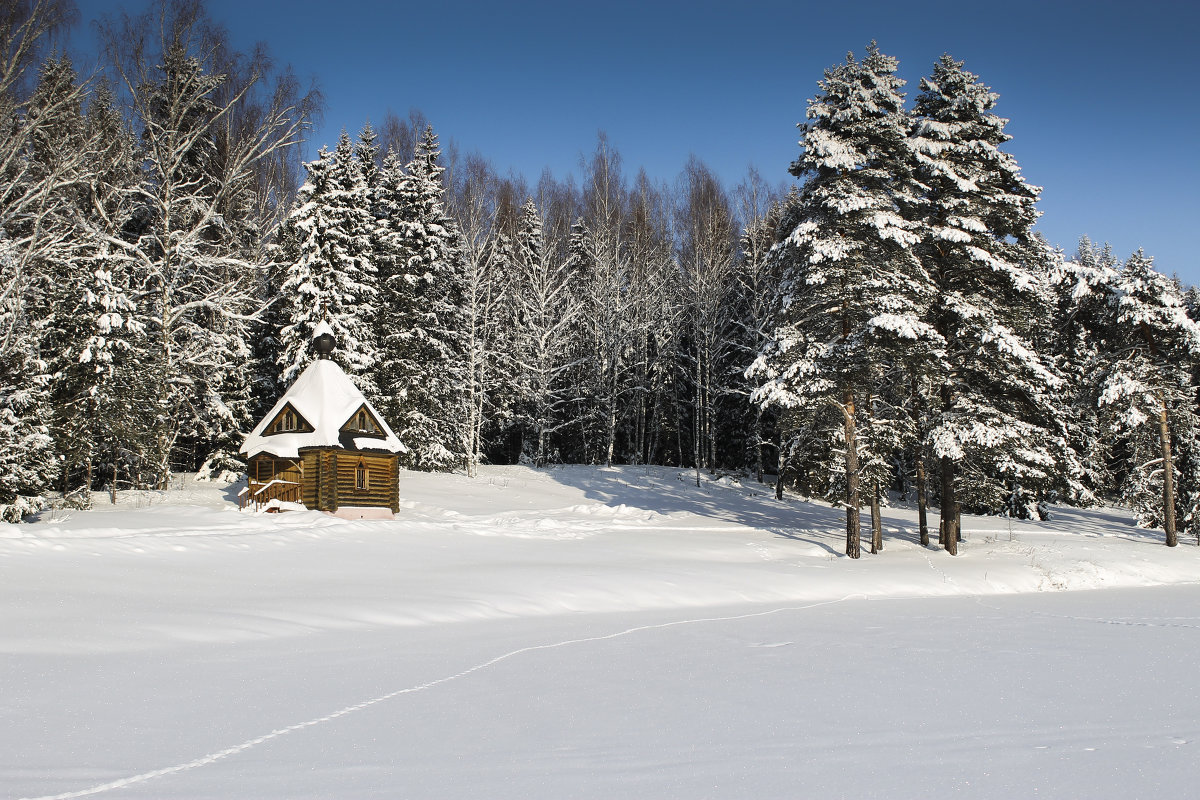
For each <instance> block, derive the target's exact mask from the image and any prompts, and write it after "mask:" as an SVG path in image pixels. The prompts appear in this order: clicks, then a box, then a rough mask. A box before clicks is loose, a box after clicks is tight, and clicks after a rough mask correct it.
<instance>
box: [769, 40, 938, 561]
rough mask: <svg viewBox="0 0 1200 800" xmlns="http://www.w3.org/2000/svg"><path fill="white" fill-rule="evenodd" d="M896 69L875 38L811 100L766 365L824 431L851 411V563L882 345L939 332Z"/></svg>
mask: <svg viewBox="0 0 1200 800" xmlns="http://www.w3.org/2000/svg"><path fill="white" fill-rule="evenodd" d="M895 71H896V60H895V59H894V58H891V57H889V56H885V55H883V54H882V53H880V52H879V51H878V49H877V48H876V46H875V43H874V42H872V43H871V44H870V45H869V46H868V48H867V55H866V58H864V59H863V61H861V62H859V61H856V60H855V58H854V56H853V55H852V54H850V55H847V58H846V62H845V63H844V64H842V65H840V66H837V67H834V68H831V69H828V70H826V72H825V78H824V80H823V81H821V82H820V84H819V86H820V88H821V94H820V95H818V96H817V97H816V98H815V99H813V100H811V101H809V106H808V118H809V119H810V120H812V121H811V122H809V123H806V124H803V125H801V130H802V131H803V140H802V144H803V147H804V152H803V153H802V155H801V156H800V158H798V159H797V160H796V161H795V162H794V163H793V164H792V168H791V172H792V174H793V175H795V176H797V177H807V178H808V181H807V182H806V183H805V185H804V188H803V190H802V193H801V197H800V202H799V205H798V208H797V214H796V218H795V220H794V222H795V225H794V227H793V229H792V230H791V232H790V234H789V235H788V236H787V238H786V240H785V241H784V242H783V243H782V244H781V245H780V246H779V247H778V248H777V251H776V252H777V257H778V258H781V259H783V262H782V265H781V269H782V272H783V279H782V281H781V292H780V294H779V304H778V307H777V309H776V321H775V327H774V330H773V332H772V335H771V339H770V341H769V342H767V344H766V346H765V347H764V349H763V352H762V353H761V355H760V356H759V358H758V360H757V361H756V364H755V368H754V371H755V373H757V374H759V375H761V376H762V377H763V378H764V379H765V380H764V385H763V386H762V388H761V389H759V391H758V392H757V393H756V399H758V400H759V402H763V403H766V404H769V405H772V406H776V407H779V408H781V409H786V410H788V411H789V412H790V416H794V417H796V418H798V419H799V420H800V421H801V424H802V425H805V426H806V427H808V428H809V429H810V430H811V431H813V432H814V433H815V432H817V431H821V430H824V429H825V428H824V425H825V424H827V423H825V422H823V420H826V419H827V416H826V414H827V413H828V412H829V411H830V409H835V410H836V411H835V413H837V414H839V415H840V421H839V422H840V425H839V426H838V436H839V439H840V442H839V443H838V447H839V449H840V450H841V462H842V468H843V470H844V476H845V491H844V493H843V494H842V499H843V502H844V503H845V505H846V553H847V555H849V556H850V557H851V558H858V557H859V554H860V533H859V508H860V506H861V503H862V492H861V477H862V476H861V468H862V465H861V461H860V458H861V455H862V447H863V444H864V442H862V441H860V436H859V428H860V427H861V425H862V424H863V420H864V416H865V408H864V405H866V404H867V396H868V394H869V393H870V391H871V387H872V384H873V379H874V374H875V371H876V369H877V364H876V360H877V357H878V353H877V349H878V348H879V347H880V346H881V345H883V344H885V343H888V342H890V341H893V340H898V339H907V340H914V339H919V338H922V337H929V336H930V335H931V333H930V331H929V330H928V326H927V325H925V324H924V323H922V322H921V321H920V319H919V311H920V309H918V308H916V307H915V306H914V304H913V302H912V297H913V296H914V295H917V294H919V291H920V290H919V287H920V284H921V283H922V282H923V281H924V280H925V278H924V276H923V274H922V272H921V269H920V264H919V263H918V262H917V260H916V259H915V258H914V256H913V254H912V251H911V248H912V246H913V245H915V244H916V242H917V241H918V237H917V236H916V235H915V234H914V232H913V228H914V226H913V225H912V224H911V223H910V222H908V221H907V220H905V219H904V218H903V217H902V216H901V215H900V213H899V209H898V207H897V199H896V195H897V193H898V192H903V191H905V188H906V175H907V170H908V164H909V162H910V160H911V157H910V155H909V150H908V141H907V117H906V115H905V113H904V100H903V96H902V95H901V94H900V88H901V86H902V85H903V82H902V81H901V80H900V79H899V78H897V77H896V76H895ZM914 287H915V288H914ZM810 438H811V437H810Z"/></svg>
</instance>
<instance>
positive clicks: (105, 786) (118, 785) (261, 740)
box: [21, 593, 1196, 800]
mask: <svg viewBox="0 0 1200 800" xmlns="http://www.w3.org/2000/svg"><path fill="white" fill-rule="evenodd" d="M855 598H859V599H868V598H867V596H866V595H863V594H857V593H856V594H848V595H846V596H845V597H840V598H838V599H836V600H824V601H822V602H819V603H810V604H808V605H804V606H782V607H779V608H772V609H768V610H766V611H754V612H750V613H747V614H733V615H730V616H724V617H698V618H693V619H680V620H672V621H671V622H660V623H657V624H654V625H638V626H636V627H633V628H626V629H625V630H623V631H617V632H616V633H609V634H605V635H603V636H585V637H582V638H579V639H566V640H564V641H561V642H553V643H550V644H536V645H530V646H529V647H521V648H518V649H516V650H511V651H509V652H507V653H504V654H502V655H498V656H496V657H494V658H491V659H489V660H487V661H483V662H481V663H479V664H476V665H475V666H473V667H468V668H467V669H464V670H462V671H461V672H456V673H455V674H453V675H447V676H444V677H441V678H436V679H434V680H432V681H428V682H426V683H422V684H419V685H417V686H409V687H407V688H404V689H397V690H396V691H394V692H388V693H387V694H382V695H379V696H378V697H374V698H372V699H370V700H364V701H363V702H361V703H357V704H355V705H352V706H346V707H345V708H342V709H339V710H338V711H334V712H333V713H332V714H326V715H325V716H323V717H317V718H315V719H310V720H307V721H305V722H298V723H296V724H295V725H289V726H287V727H286V728H276V729H275V730H273V731H271V732H270V733H267V734H264V735H262V736H258V737H256V738H254V739H247V740H246V741H244V742H242V743H241V744H236V745H233V746H232V747H227V748H225V749H224V750H218V751H216V752H213V753H209V754H208V755H205V756H201V757H200V758H196V759H193V760H191V761H186V762H184V763H182V764H176V765H175V766H172V767H163V768H161V769H156V770H152V771H150V772H142V773H140V774H137V775H131V776H129V777H127V778H120V779H118V780H115V781H109V782H107V783H102V784H99V785H97V786H92V787H90V788H87V789H79V790H76V791H72V792H63V793H62V794H53V795H39V796H38V797H26V798H21V800H71V799H72V798H76V797H89V796H91V795H96V794H101V793H103V792H109V791H112V790H114V789H123V788H125V787H127V786H133V785H135V784H139V783H145V782H146V781H150V780H154V779H155V778H161V777H164V776H166V775H175V774H178V773H181V772H187V771H189V770H193V769H196V768H198V767H204V766H207V765H209V764H213V763H215V762H217V761H220V760H222V759H225V758H228V757H229V756H233V755H237V754H238V753H242V752H245V751H246V750H250V749H251V748H254V747H257V746H258V745H260V744H265V743H266V742H269V741H271V740H272V739H278V738H280V737H282V736H286V735H288V734H289V733H295V732H296V731H300V730H304V729H305V728H312V727H315V726H317V725H321V724H323V723H326V722H332V721H333V720H335V719H339V718H341V717H344V716H347V715H349V714H353V713H354V712H356V711H362V710H363V709H365V708H370V707H371V706H375V705H378V704H379V703H383V702H386V701H388V700H392V699H394V698H396V697H400V696H401V695H405V694H414V693H416V692H422V691H425V690H426V689H432V688H433V687H435V686H440V685H441V684H444V683H450V682H451V681H455V680H458V679H459V678H465V677H467V676H468V675H471V674H473V673H476V672H479V671H481V670H485V669H487V668H488V667H491V666H495V665H496V664H499V663H500V662H502V661H507V660H508V659H510V658H515V657H516V656H519V655H523V654H525V653H533V652H536V651H539V650H554V649H557V648H560V647H569V646H571V645H576V644H587V643H589V642H603V641H608V640H611V639H619V638H621V637H623V636H629V635H631V634H634V633H640V632H642V631H650V630H661V629H664V628H674V627H678V626H681V625H697V624H703V623H706V622H731V621H736V620H741V619H752V618H755V617H766V616H770V615H773V614H780V613H784V612H788V611H807V610H810V609H813V608H819V607H821V606H830V605H836V604H838V603H844V602H846V601H847V600H853V599H855ZM876 599H878V598H876ZM1177 627H1196V626H1191V625H1182V626H1177ZM784 644H791V643H790V642H787V643H779V644H767V645H759V646H764V647H780V646H783V645H784Z"/></svg>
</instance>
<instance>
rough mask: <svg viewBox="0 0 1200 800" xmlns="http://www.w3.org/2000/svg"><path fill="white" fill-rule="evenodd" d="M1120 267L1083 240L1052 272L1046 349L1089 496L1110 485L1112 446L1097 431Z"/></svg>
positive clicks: (1105, 250) (1105, 251)
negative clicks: (1058, 377)
mask: <svg viewBox="0 0 1200 800" xmlns="http://www.w3.org/2000/svg"><path fill="white" fill-rule="evenodd" d="M1119 266H1120V265H1119V264H1118V263H1117V262H1116V259H1115V258H1113V256H1112V250H1111V248H1110V247H1109V246H1108V245H1105V246H1104V247H1099V246H1097V245H1095V244H1093V243H1092V241H1091V240H1090V239H1089V238H1088V237H1087V236H1083V237H1081V238H1080V240H1079V247H1078V250H1077V251H1076V254H1075V257H1074V258H1071V259H1067V258H1064V257H1062V255H1061V254H1059V256H1058V258H1057V259H1056V261H1055V263H1054V265H1053V267H1052V269H1051V271H1050V284H1051V288H1052V290H1053V292H1054V298H1055V303H1056V307H1055V315H1054V325H1053V328H1052V335H1051V337H1050V340H1049V349H1050V351H1051V353H1052V354H1053V355H1054V357H1055V358H1056V359H1057V361H1058V365H1059V370H1060V371H1061V373H1062V375H1063V377H1064V378H1065V379H1066V381H1067V383H1066V386H1065V387H1064V397H1065V399H1066V402H1063V403H1060V407H1061V408H1062V411H1063V415H1064V417H1063V418H1064V422H1065V424H1066V426H1067V430H1068V433H1069V437H1070V438H1069V441H1070V445H1071V448H1072V450H1073V451H1074V452H1075V454H1076V457H1077V458H1078V459H1079V463H1080V465H1081V467H1082V469H1083V473H1082V475H1081V477H1080V480H1081V481H1082V483H1083V484H1084V486H1086V487H1087V489H1088V491H1089V492H1090V493H1092V494H1094V495H1095V494H1105V493H1107V492H1109V491H1110V490H1111V489H1112V488H1113V487H1112V475H1111V464H1110V455H1111V452H1112V448H1111V442H1110V441H1109V440H1108V438H1107V437H1105V436H1103V435H1102V433H1101V430H1100V421H1099V409H1098V407H1097V387H1098V386H1099V384H1100V380H1101V379H1100V377H1099V374H1098V373H1099V371H1101V370H1102V369H1103V365H1104V360H1103V358H1102V357H1101V355H1102V348H1103V344H1104V337H1105V333H1106V327H1107V322H1106V320H1107V317H1108V314H1109V310H1110V309H1109V299H1110V298H1109V295H1110V292H1111V290H1112V286H1113V282H1114V280H1115V278H1116V271H1117V269H1118V268H1119Z"/></svg>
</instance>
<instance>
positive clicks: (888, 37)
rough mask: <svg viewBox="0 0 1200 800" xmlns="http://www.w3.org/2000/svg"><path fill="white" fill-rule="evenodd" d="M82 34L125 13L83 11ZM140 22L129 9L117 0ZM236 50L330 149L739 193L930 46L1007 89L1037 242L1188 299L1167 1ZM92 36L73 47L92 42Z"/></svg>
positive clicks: (743, 10)
mask: <svg viewBox="0 0 1200 800" xmlns="http://www.w3.org/2000/svg"><path fill="white" fill-rule="evenodd" d="M79 5H80V9H81V12H82V16H83V19H84V21H85V24H86V21H87V20H89V19H91V18H93V17H95V16H97V15H98V14H100V13H103V12H105V11H109V10H111V9H113V8H116V7H119V6H120V5H122V2H120V0H107V2H105V0H80V2H79ZM124 5H125V6H126V7H130V8H135V9H140V8H142V7H144V6H143V3H142V2H141V0H134V2H126V3H124ZM208 8H209V9H210V13H211V14H212V16H213V17H215V18H216V19H218V20H219V21H221V22H223V23H224V24H225V25H226V27H227V28H228V29H229V30H230V33H231V35H232V39H233V41H234V43H235V45H238V46H241V47H246V46H248V45H250V44H251V43H253V42H255V41H266V42H267V43H268V44H269V45H270V48H271V51H272V53H273V54H274V55H275V56H276V58H277V60H278V61H279V62H281V63H290V64H291V65H292V66H293V67H294V69H295V70H296V72H297V73H298V74H299V75H300V76H301V77H305V78H307V77H310V76H311V77H315V78H316V79H317V80H318V81H319V83H320V86H321V88H322V90H323V92H324V94H325V98H326V102H327V111H326V114H325V119H324V121H323V123H322V125H321V126H320V127H319V128H318V129H317V131H316V132H315V135H314V140H315V143H316V144H317V145H319V144H320V143H323V142H328V143H330V144H332V143H333V142H334V140H335V139H336V137H337V134H338V131H339V130H340V129H341V128H343V127H345V128H347V129H349V130H350V131H351V132H352V133H355V132H357V131H358V129H359V128H360V127H361V126H362V124H363V122H365V121H366V120H367V119H368V118H370V119H371V120H372V121H374V122H379V121H380V120H381V119H382V118H383V116H384V114H385V113H386V112H387V111H388V110H389V109H391V110H393V111H395V112H396V113H397V114H399V115H400V116H405V115H406V114H407V112H408V110H409V109H410V108H419V109H421V110H422V111H424V112H425V114H426V115H427V116H428V117H429V118H430V120H431V121H432V122H433V123H434V126H435V128H436V129H437V131H438V133H439V134H440V135H441V137H442V139H443V141H446V140H450V139H453V140H455V141H456V142H457V144H458V145H459V147H460V149H461V150H463V151H464V152H469V151H476V150H477V151H479V152H481V153H483V154H484V155H485V156H487V157H488V158H490V159H491V160H492V161H493V162H494V164H495V165H496V167H497V169H498V170H499V171H500V172H502V173H503V172H507V171H508V170H510V169H511V170H513V171H515V172H518V173H523V174H524V175H525V176H526V177H527V178H529V179H530V180H531V181H536V179H537V177H538V175H539V174H540V173H541V171H542V168H543V167H549V168H550V169H551V170H552V171H553V172H555V173H556V174H558V175H559V176H562V175H565V174H566V173H567V172H570V171H577V170H578V166H579V160H580V156H581V154H583V153H587V152H590V151H591V150H592V149H593V148H594V146H595V142H596V133H597V131H599V130H604V131H607V133H608V135H609V138H610V140H611V141H612V143H613V144H614V145H615V146H616V147H617V149H618V150H619V151H620V152H621V155H622V157H623V159H624V162H625V165H626V170H627V172H628V173H629V174H630V175H632V174H633V173H634V172H635V171H636V169H637V167H638V166H644V167H645V168H646V170H647V172H649V174H650V175H651V176H652V177H654V178H660V179H668V180H669V179H673V178H674V176H675V175H677V174H678V172H679V171H680V170H681V168H682V167H683V165H684V163H685V162H686V160H687V158H688V156H689V154H692V153H695V154H696V155H697V156H699V157H700V158H701V159H703V160H704V161H705V162H707V163H708V164H709V166H710V167H712V168H713V169H714V170H715V171H716V172H717V173H718V174H720V175H721V176H722V177H723V178H724V179H725V180H726V182H727V183H729V184H730V185H732V184H734V183H736V182H737V181H739V180H740V179H741V178H742V177H743V176H744V175H745V173H746V169H747V167H748V166H749V165H751V164H753V165H755V166H756V167H757V168H758V169H759V171H760V172H761V173H762V174H763V176H764V177H765V178H767V179H768V180H769V181H772V182H775V181H779V180H789V181H790V180H791V178H790V176H788V175H787V167H788V164H789V163H790V162H791V160H792V159H793V158H795V156H796V155H797V153H798V152H799V148H798V146H797V131H796V129H795V124H796V123H797V122H799V121H801V120H802V119H803V117H804V110H805V102H806V100H807V99H808V98H809V97H811V96H812V95H813V94H814V93H815V91H816V82H817V80H819V79H820V77H821V75H822V71H823V70H824V68H825V67H827V66H830V65H832V64H835V63H838V62H840V61H841V60H842V59H843V58H844V57H845V54H846V51H847V50H853V51H855V53H857V54H861V53H862V51H863V49H864V47H865V45H866V43H867V42H868V41H870V40H871V39H877V40H878V42H879V46H880V49H881V50H882V51H883V52H885V53H887V54H889V55H893V56H896V57H898V58H899V59H900V74H901V76H902V77H904V78H905V79H906V80H908V82H909V86H908V92H909V96H910V98H911V97H912V96H913V95H915V94H916V92H917V81H918V80H919V79H920V77H921V76H922V75H924V74H927V73H928V72H929V70H930V68H931V66H932V64H933V62H934V61H935V60H936V59H937V58H938V56H940V55H941V54H942V53H943V52H949V53H950V54H952V55H953V56H954V57H955V58H958V59H960V60H965V61H966V67H967V69H969V70H971V71H973V72H975V73H976V74H978V75H980V76H981V77H982V78H983V80H984V81H985V82H986V83H988V84H989V85H990V86H991V87H992V89H993V90H994V91H996V92H998V93H999V94H1000V103H999V106H998V108H997V111H998V112H999V113H1000V114H1002V115H1003V116H1006V117H1008V118H1010V119H1011V120H1012V122H1011V124H1010V125H1009V128H1008V130H1009V133H1011V134H1012V135H1013V137H1014V139H1013V141H1012V142H1010V143H1009V145H1008V150H1009V151H1010V152H1012V153H1013V154H1014V155H1015V156H1016V157H1017V159H1018V160H1019V162H1020V164H1021V166H1022V168H1023V170H1024V174H1025V177H1026V179H1027V180H1029V181H1030V182H1031V183H1034V184H1037V185H1040V186H1042V187H1044V189H1045V191H1044V194H1043V196H1042V201H1041V204H1040V207H1041V210H1042V211H1043V212H1044V216H1043V218H1042V221H1041V223H1040V224H1039V228H1040V230H1042V231H1043V233H1045V235H1046V236H1047V237H1048V238H1049V239H1050V240H1051V241H1052V242H1054V243H1055V244H1059V245H1062V246H1063V247H1065V248H1066V249H1067V250H1068V251H1073V250H1074V247H1075V243H1076V241H1077V240H1078V238H1079V236H1080V235H1081V234H1084V233H1086V234H1088V235H1089V236H1091V237H1092V238H1093V239H1095V240H1097V241H1105V240H1107V241H1110V242H1111V243H1112V244H1113V246H1114V247H1115V248H1116V250H1117V252H1118V254H1120V255H1122V256H1124V255H1127V254H1128V253H1129V252H1131V251H1132V250H1134V249H1136V248H1137V247H1139V246H1140V247H1144V248H1145V249H1146V252H1147V253H1148V254H1150V255H1152V256H1154V257H1155V261H1156V264H1157V266H1158V267H1159V269H1161V270H1163V271H1165V272H1168V273H1170V272H1177V273H1178V274H1179V275H1180V276H1181V277H1182V278H1183V279H1184V280H1185V281H1186V282H1188V283H1193V284H1195V283H1200V259H1198V258H1197V256H1196V250H1197V248H1196V246H1195V245H1194V244H1193V239H1194V232H1195V229H1196V228H1197V226H1198V224H1200V154H1198V148H1200V89H1198V88H1197V86H1198V85H1200V84H1198V83H1197V75H1198V74H1200V44H1198V42H1200V4H1198V3H1195V2H1192V1H1191V0H1180V2H1161V1H1159V0H1148V1H1146V2H1139V3H1134V2H1108V1H1107V0H1099V2H1055V0H1044V2H1030V1H1029V0H1002V1H1001V2H995V1H994V0H989V1H988V2H973V1H972V0H962V1H961V2H894V1H893V2H886V1H885V2H877V1H876V0H860V2H845V3H841V2H820V3H810V2H805V1H804V0H790V1H788V0H783V1H782V2H773V1H772V2H755V0H747V1H746V2H740V3H737V4H734V3H719V2H707V1H706V0H693V1H692V2H649V1H647V2H642V3H639V2H626V0H606V1H605V2H602V3H601V2H595V3H577V2H572V0H558V2H553V1H546V2H528V3H503V2H464V1H463V0H457V1H456V0H448V1H445V2H431V1H430V0H426V1H425V2H422V3H407V2H397V3H390V2H366V1H365V0H340V1H339V2H329V0H321V1H320V2H317V1H316V0H291V1H290V2H260V1H259V0H208ZM89 38H90V37H89V36H88V35H87V33H86V32H81V35H79V36H77V37H76V43H77V44H78V45H80V46H85V42H86V41H87V39H89Z"/></svg>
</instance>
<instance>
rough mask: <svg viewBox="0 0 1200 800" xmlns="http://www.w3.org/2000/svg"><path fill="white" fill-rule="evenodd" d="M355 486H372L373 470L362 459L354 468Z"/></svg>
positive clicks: (362, 487)
mask: <svg viewBox="0 0 1200 800" xmlns="http://www.w3.org/2000/svg"><path fill="white" fill-rule="evenodd" d="M354 487H355V488H356V489H370V488H371V470H370V469H368V468H367V465H366V464H364V463H363V462H362V461H359V462H358V466H357V467H355V468H354Z"/></svg>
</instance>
